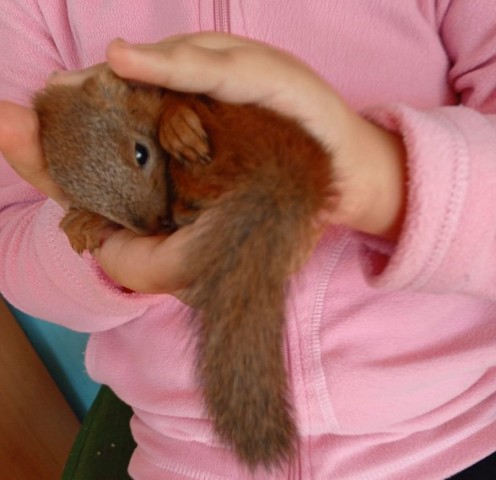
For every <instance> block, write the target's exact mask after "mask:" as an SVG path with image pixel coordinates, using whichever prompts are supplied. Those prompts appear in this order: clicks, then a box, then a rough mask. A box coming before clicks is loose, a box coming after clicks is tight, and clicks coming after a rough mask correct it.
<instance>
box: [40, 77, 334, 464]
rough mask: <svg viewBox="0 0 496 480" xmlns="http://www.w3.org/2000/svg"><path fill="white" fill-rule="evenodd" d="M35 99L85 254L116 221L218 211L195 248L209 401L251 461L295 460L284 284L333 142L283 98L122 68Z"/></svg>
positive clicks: (323, 189)
mask: <svg viewBox="0 0 496 480" xmlns="http://www.w3.org/2000/svg"><path fill="white" fill-rule="evenodd" d="M34 107H35V110H36V111H37V113H38V115H39V119H40V129H41V139H42V144H43V148H44V153H45V156H46V160H47V162H48V167H49V172H50V175H51V176H52V177H53V179H54V180H55V181H56V182H57V183H58V184H59V185H60V186H61V187H62V189H63V190H64V191H65V193H66V194H67V196H68V198H69V199H70V202H71V208H70V210H69V211H68V213H67V214H66V216H65V218H64V219H63V220H62V222H61V228H62V229H64V231H65V232H66V234H67V236H68V237H69V240H70V242H71V244H72V246H73V248H74V249H75V250H76V251H77V252H82V251H83V250H85V249H90V250H91V249H93V248H95V247H97V246H98V245H99V242H100V232H101V230H102V229H103V228H105V227H106V226H108V225H111V224H115V223H117V224H119V225H122V226H124V227H127V228H129V229H131V230H133V231H135V232H136V233H138V234H142V235H150V234H153V233H156V232H158V231H159V230H160V228H161V226H164V225H165V226H166V227H167V228H169V229H170V228H171V226H172V227H173V228H181V227H182V226H184V225H186V224H189V223H191V222H193V221H194V220H195V219H196V218H197V217H198V216H199V215H200V214H202V213H204V212H207V211H208V214H207V215H208V216H209V217H208V222H202V223H203V225H202V227H201V231H200V232H199V233H198V234H197V235H196V236H195V238H194V240H193V241H192V242H191V243H190V244H189V245H188V249H189V250H188V256H187V258H188V268H190V269H191V272H192V275H191V276H190V278H194V279H195V280H194V282H193V284H192V285H191V286H190V287H188V303H190V304H191V305H193V306H194V308H195V311H196V312H197V314H196V315H197V317H198V325H199V327H198V334H199V340H198V360H197V371H198V374H199V378H200V381H201V387H202V389H203V395H204V402H205V405H206V410H207V413H208V415H209V416H210V417H211V418H212V420H213V424H214V429H215V431H216V433H217V434H218V435H219V437H220V438H221V439H222V440H223V441H225V442H227V443H228V444H231V445H232V446H233V447H234V449H235V451H236V453H237V454H238V456H239V457H240V458H241V459H242V460H243V461H244V462H246V463H247V464H248V465H249V466H250V467H251V468H255V467H256V466H258V465H262V466H264V467H266V468H271V467H272V466H276V465H280V464H281V462H283V461H287V460H288V459H290V458H291V457H292V455H293V454H294V452H295V446H296V438H297V428H296V425H295V421H294V419H293V412H292V408H291V404H290V401H289V392H288V389H289V386H288V382H287V378H286V372H285V366H284V358H283V332H284V317H285V287H286V280H287V278H288V276H289V275H290V273H291V271H292V270H294V268H295V265H297V264H301V262H302V255H304V254H303V253H302V252H305V249H307V251H308V248H309V247H310V246H311V245H313V243H314V241H313V240H312V239H315V238H316V235H317V234H318V232H317V229H318V227H317V224H318V222H317V219H318V217H319V213H320V212H322V211H323V210H324V209H326V208H329V199H330V198H331V196H332V193H333V192H332V191H331V190H332V188H331V186H332V181H331V180H332V178H331V173H332V172H331V160H332V159H331V155H330V153H329V152H328V151H327V150H326V149H325V148H323V146H322V145H321V144H320V143H319V142H318V141H316V140H315V139H314V138H313V137H312V136H311V135H310V134H308V133H307V132H306V131H305V130H304V129H303V128H302V127H301V126H300V125H299V124H298V123H297V122H296V121H294V120H293V119H290V118H287V117H285V116H282V115H280V114H278V113H275V112H273V111H271V110H268V109H265V108H262V107H260V106H256V105H251V104H247V105H235V104H229V103H224V102H221V101H217V100H214V99H212V98H209V97H207V96H205V95H195V94H184V93H178V92H173V91H170V90H166V89H163V88H158V87H152V86H145V85H143V84H137V83H135V82H128V81H124V80H122V79H120V78H118V77H117V76H116V75H114V74H113V73H111V72H110V71H109V70H103V71H102V72H100V73H98V74H97V75H95V76H93V77H91V78H88V79H87V80H86V81H85V82H84V84H83V85H82V86H77V87H76V86H50V87H48V88H47V89H45V91H43V92H40V93H38V94H37V95H36V97H35V100H34ZM114 222H115V223H114Z"/></svg>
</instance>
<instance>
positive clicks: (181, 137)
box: [159, 105, 211, 164]
mask: <svg viewBox="0 0 496 480" xmlns="http://www.w3.org/2000/svg"><path fill="white" fill-rule="evenodd" d="M159 138H160V144H161V145H162V147H163V148H164V149H165V150H166V151H167V152H169V153H170V154H171V155H172V156H173V157H174V158H175V159H176V160H178V161H180V162H181V163H185V164H187V163H190V162H191V163H195V162H200V163H201V164H207V163H210V161H211V158H210V155H209V154H210V146H209V144H208V136H207V134H206V133H205V130H204V129H203V127H202V124H201V121H200V119H199V117H198V115H197V114H196V113H195V112H194V111H193V110H192V109H191V108H189V107H186V106H185V105H177V106H174V107H170V108H169V109H167V110H166V111H165V113H164V115H163V116H162V119H161V121H160V128H159Z"/></svg>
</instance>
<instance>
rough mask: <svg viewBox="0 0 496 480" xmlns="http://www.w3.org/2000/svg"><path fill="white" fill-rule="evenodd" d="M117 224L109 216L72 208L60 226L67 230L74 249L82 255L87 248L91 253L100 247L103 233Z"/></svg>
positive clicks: (66, 232)
mask: <svg viewBox="0 0 496 480" xmlns="http://www.w3.org/2000/svg"><path fill="white" fill-rule="evenodd" d="M109 227H115V224H114V223H113V222H112V221H110V220H109V219H108V218H105V217H102V216H101V215H98V214H97V213H93V212H90V211H88V210H78V209H76V208H71V209H69V211H68V212H67V214H66V215H65V217H64V218H63V219H62V221H61V222H60V228H61V229H62V230H63V231H64V232H65V234H66V235H67V238H68V239H69V243H70V244H71V247H72V249H73V250H74V251H75V252H76V253H78V254H79V255H81V254H82V253H83V252H84V251H85V250H89V251H90V253H91V252H92V251H93V250H95V249H96V248H99V247H100V246H101V243H102V234H103V231H104V230H107V229H108V228H109Z"/></svg>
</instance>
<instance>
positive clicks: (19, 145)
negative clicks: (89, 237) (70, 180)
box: [0, 101, 68, 209]
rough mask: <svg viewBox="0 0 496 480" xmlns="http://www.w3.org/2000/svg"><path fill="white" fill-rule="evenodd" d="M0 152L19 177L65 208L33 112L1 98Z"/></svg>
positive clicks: (66, 203) (66, 205) (62, 195)
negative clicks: (49, 166)
mask: <svg viewBox="0 0 496 480" xmlns="http://www.w3.org/2000/svg"><path fill="white" fill-rule="evenodd" d="M0 152H2V154H3V156H4V158H5V159H6V160H7V162H8V163H9V164H10V166H11V167H12V168H13V169H14V170H15V171H16V172H17V173H18V174H19V176H20V177H21V178H23V179H24V180H26V181H27V182H28V183H30V184H32V185H33V186H35V187H36V188H37V189H38V190H40V191H41V192H43V193H44V194H45V195H47V196H48V197H51V198H53V199H54V200H55V201H57V202H58V203H59V204H60V205H61V206H62V207H63V208H64V209H66V208H67V207H68V200H67V198H66V196H65V194H64V193H63V192H62V190H61V189H60V188H59V187H58V186H57V185H56V184H55V183H54V182H53V181H52V179H51V178H50V176H49V174H48V171H47V165H46V162H45V159H44V157H43V150H42V147H41V144H40V141H39V125H38V117H37V115H36V113H35V112H34V111H33V110H32V109H30V108H26V107H22V106H20V105H17V104H15V103H11V102H7V101H1V102H0Z"/></svg>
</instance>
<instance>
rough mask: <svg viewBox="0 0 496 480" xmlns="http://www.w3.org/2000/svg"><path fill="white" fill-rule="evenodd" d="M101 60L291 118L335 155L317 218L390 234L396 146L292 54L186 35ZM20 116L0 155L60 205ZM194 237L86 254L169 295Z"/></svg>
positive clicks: (147, 240) (142, 287)
mask: <svg viewBox="0 0 496 480" xmlns="http://www.w3.org/2000/svg"><path fill="white" fill-rule="evenodd" d="M107 57H108V63H109V64H110V66H111V68H112V69H113V70H114V71H115V72H116V73H117V74H118V75H120V76H122V77H125V78H130V79H134V80H139V81H143V82H148V83H153V84H157V85H162V86H164V87H167V88H171V89H175V90H182V91H190V92H199V93H206V94H208V95H211V96H212V97H215V98H217V99H220V100H224V101H231V102H238V103H249V102H255V103H259V104H261V105H263V106H266V107H269V108H273V109H275V110H278V111H280V112H281V113H285V114H287V115H291V116H293V117H296V118H297V119H299V120H300V121H301V122H302V124H303V125H304V126H305V128H307V129H308V130H309V131H310V132H311V133H312V134H313V135H314V136H315V137H316V138H318V139H320V141H321V142H322V143H323V144H324V145H326V146H329V149H330V150H332V151H333V153H334V157H333V162H334V164H333V170H334V172H336V179H335V181H336V185H337V187H338V191H339V196H338V198H337V201H336V202H335V204H334V208H333V209H332V211H329V212H326V215H324V217H323V218H322V219H320V220H321V221H322V222H323V223H325V224H331V223H340V224H344V225H347V226H349V227H352V228H356V229H358V230H361V231H364V232H368V233H372V234H376V235H382V236H384V237H387V238H393V239H394V238H395V237H396V236H397V232H398V230H399V225H400V224H401V216H402V210H403V204H404V188H405V187H404V183H405V180H404V167H403V162H402V156H403V155H404V152H403V146H402V144H401V140H400V139H399V138H397V137H395V136H394V135H392V134H390V133H388V132H386V131H384V130H382V129H380V128H379V127H376V126H375V125H372V124H370V123H369V122H367V121H365V120H364V119H362V118H361V117H359V116H358V115H357V114H355V113H354V112H352V111H351V110H350V109H349V108H348V107H347V105H346V104H345V102H344V101H343V100H342V99H341V98H340V97H339V95H337V94H336V93H335V92H334V91H333V90H332V88H331V87H330V86H329V85H328V84H327V83H326V82H324V81H323V80H322V79H321V78H320V77H319V76H318V75H317V74H315V73H314V72H313V71H312V70H311V69H309V68H308V67H307V66H306V65H305V64H303V63H302V62H300V61H298V60H297V59H295V58H294V57H292V56H290V55H289V54H286V53H284V52H282V51H279V50H277V49H274V48H271V47H268V46H266V45H264V44H260V43H258V42H254V41H251V40H246V39H243V38H239V37H234V36H227V35H222V34H196V35H184V36H179V37H172V38H170V39H167V40H164V41H163V42H159V43H157V44H152V45H134V46H132V45H128V44H126V43H124V42H122V41H118V40H117V41H114V42H112V43H111V44H110V45H109V47H108V51H107ZM98 68H101V67H100V66H96V67H92V69H88V70H83V71H80V72H76V73H62V74H59V75H55V76H54V78H53V79H52V82H53V83H66V84H67V83H73V84H79V83H81V82H82V81H83V80H84V79H85V78H86V77H87V76H89V75H92V74H93V73H95V72H94V69H98ZM1 108H2V106H0V118H2V110H1ZM9 108H14V107H12V105H10V106H9ZM15 108H21V107H15ZM16 115H20V110H18V111H17V113H16ZM22 116H24V118H25V119H27V118H28V116H29V118H30V122H31V126H32V128H30V129H29V130H28V131H27V132H26V130H25V129H24V127H23V126H22V123H20V122H17V123H16V122H14V124H13V125H14V127H12V128H13V130H12V129H11V131H14V134H13V135H12V134H7V135H3V137H4V140H5V138H8V137H12V138H14V139H16V138H17V140H18V141H17V145H20V140H21V139H22V140H24V142H25V150H26V151H25V152H24V153H23V155H20V154H19V155H17V153H14V152H19V153H20V152H22V151H23V149H21V150H19V151H17V150H16V149H15V148H14V147H13V145H15V144H16V142H15V141H14V142H13V143H12V142H11V143H9V142H8V141H7V143H5V141H3V142H2V127H1V126H0V149H3V151H4V153H5V154H6V157H7V159H8V161H9V162H10V163H11V165H13V167H14V168H15V169H16V170H17V171H18V172H19V173H20V174H21V176H23V177H24V178H25V179H26V180H27V181H29V182H31V183H33V184H34V185H35V186H37V187H38V188H39V189H40V190H42V191H44V192H45V193H47V194H48V195H49V196H52V198H56V199H57V198H58V199H59V201H61V203H63V196H62V197H61V196H60V191H58V192H57V187H56V186H55V185H53V184H52V183H51V182H50V179H49V177H48V176H47V175H46V169H45V167H44V161H43V157H42V155H41V147H40V146H39V144H38V143H37V142H38V141H37V122H36V118H35V116H34V117H33V114H32V112H29V114H28V112H26V111H25V110H24V111H23V113H22ZM19 118H20V117H19ZM0 123H1V121H0ZM15 125H17V126H18V127H19V128H18V129H17V130H16V127H15ZM21 126H22V127H21ZM23 129H24V130H23ZM7 131H8V128H7ZM4 132H5V130H4ZM27 145H30V146H29V148H28V147H27ZM9 152H11V154H10V153H9ZM60 198H62V200H60ZM200 219H201V218H200ZM194 232H195V225H192V226H188V227H185V228H183V229H181V230H179V231H178V232H176V233H174V234H173V235H171V236H168V237H167V236H155V237H139V236H137V235H135V234H133V233H132V232H129V231H127V230H121V231H118V232H116V233H112V234H110V235H109V237H108V238H107V240H106V241H105V242H104V243H103V245H102V247H101V248H100V249H97V250H96V251H95V252H94V255H95V257H96V258H97V260H98V261H99V262H100V264H101V265H102V267H103V269H104V270H105V271H106V272H107V273H108V274H109V275H110V276H111V277H112V278H113V279H114V280H116V281H117V282H118V283H120V284H122V285H124V286H126V287H128V288H130V289H132V290H137V291H141V292H148V293H159V292H165V293H173V292H177V291H178V289H181V288H182V287H184V286H187V285H188V283H189V282H190V281H191V280H192V279H190V278H188V276H187V273H186V269H185V265H186V264H187V261H185V259H184V258H183V252H184V251H185V250H186V249H185V244H186V243H187V242H188V240H189V239H190V238H191V236H192V235H194Z"/></svg>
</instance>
